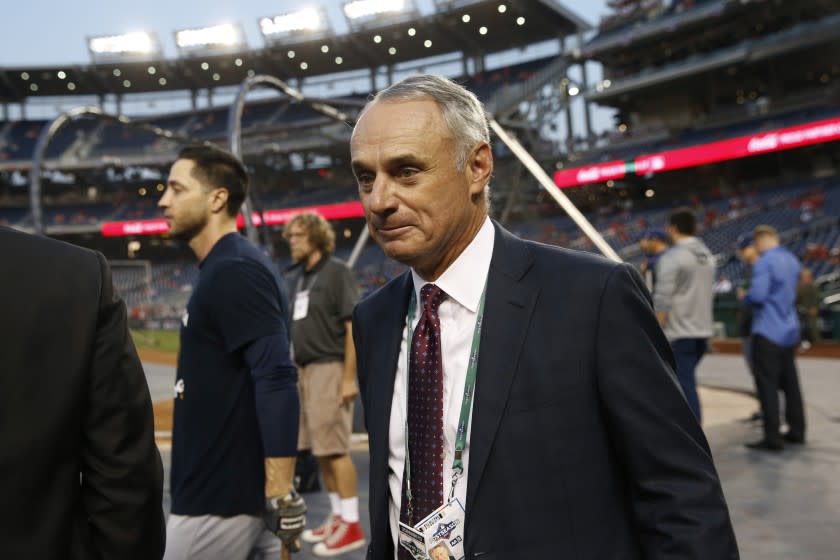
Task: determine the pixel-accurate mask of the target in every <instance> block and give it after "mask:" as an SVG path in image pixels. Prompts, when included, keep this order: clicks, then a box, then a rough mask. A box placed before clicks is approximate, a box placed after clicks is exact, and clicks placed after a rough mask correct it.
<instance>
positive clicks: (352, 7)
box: [344, 0, 405, 19]
mask: <svg viewBox="0 0 840 560" xmlns="http://www.w3.org/2000/svg"><path fill="white" fill-rule="evenodd" d="M404 9H405V0H353V1H352V2H348V3H346V4H344V15H346V16H347V17H348V18H350V19H358V18H362V17H367V16H373V15H377V14H384V13H388V12H401V11H403V10H404Z"/></svg>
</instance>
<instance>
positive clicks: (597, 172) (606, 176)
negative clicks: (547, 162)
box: [554, 161, 627, 188]
mask: <svg viewBox="0 0 840 560" xmlns="http://www.w3.org/2000/svg"><path fill="white" fill-rule="evenodd" d="M625 175H627V164H626V163H625V162H623V161H610V162H608V163H598V164H596V165H587V166H584V167H576V168H574V169H566V170H565V171H558V172H557V173H555V174H554V184H555V185H557V186H558V187H560V188H564V187H576V186H578V185H585V184H586V183H599V182H601V181H609V180H610V179H621V178H622V177H624V176H625Z"/></svg>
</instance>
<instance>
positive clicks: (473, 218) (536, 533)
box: [351, 76, 738, 560]
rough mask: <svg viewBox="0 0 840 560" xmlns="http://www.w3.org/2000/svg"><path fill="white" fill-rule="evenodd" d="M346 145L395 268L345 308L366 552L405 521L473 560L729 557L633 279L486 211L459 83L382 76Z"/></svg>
mask: <svg viewBox="0 0 840 560" xmlns="http://www.w3.org/2000/svg"><path fill="white" fill-rule="evenodd" d="M351 155H352V165H353V171H354V174H355V176H356V178H357V181H358V184H359V190H360V196H361V199H362V203H363V205H364V207H365V211H366V215H367V219H368V226H369V229H370V233H371V236H372V237H373V238H374V239H375V240H376V241H377V243H379V245H381V246H382V248H383V250H384V251H385V253H386V254H387V255H388V256H390V257H392V258H394V259H396V260H398V261H400V262H402V263H404V264H406V265H408V266H410V267H411V270H410V271H409V272H407V273H405V274H403V275H402V276H400V277H398V278H396V279H394V280H393V281H392V282H390V283H389V284H387V285H386V286H384V287H383V288H382V289H380V290H379V291H378V292H376V293H375V294H373V295H371V296H370V297H368V298H367V299H365V300H364V301H362V302H361V303H360V304H359V305H358V306H357V308H356V310H355V313H354V317H353V335H354V339H355V343H356V350H357V360H358V372H359V379H360V389H361V395H362V398H363V402H364V406H365V421H366V424H367V429H368V432H369V441H370V480H371V488H370V516H371V542H370V546H369V549H368V559H369V560H391V559H393V558H399V559H400V560H404V559H407V558H410V556H409V555H407V554H406V553H405V552H403V550H404V548H403V547H401V546H400V545H399V544H398V539H402V538H406V541H407V542H408V540H409V538H410V539H413V540H414V542H417V541H419V540H424V542H425V543H426V546H427V547H428V546H429V543H430V542H431V543H434V542H436V541H437V539H441V538H446V539H447V541H446V542H447V543H448V545H449V546H460V547H463V551H464V557H465V558H469V559H473V558H476V559H478V558H481V559H491V558H500V559H501V558H505V559H509V558H516V559H520V558H540V559H543V558H576V559H579V560H580V559H593V560H595V559H598V560H602V559H605V558H609V559H610V560H614V559H619V558H621V559H640V558H646V559H660V558H679V559H681V560H685V559H696V560H709V559H712V558H714V559H716V560H720V559H734V558H738V550H737V545H736V542H735V537H734V534H733V530H732V526H731V522H730V519H729V513H728V510H727V506H726V502H725V500H724V497H723V492H722V490H721V486H720V482H719V479H718V476H717V473H716V471H715V467H714V464H713V462H712V457H711V453H710V451H709V447H708V444H707V442H706V440H705V438H704V436H703V432H702V430H701V428H700V426H699V424H698V422H697V420H696V419H695V418H694V415H693V414H692V412H691V410H690V408H689V407H688V405H687V403H686V400H685V398H684V397H683V395H682V394H681V392H680V389H679V386H678V384H677V382H676V378H675V375H674V363H673V357H672V355H671V351H670V348H669V346H668V342H667V340H666V339H665V337H664V336H663V334H662V331H661V329H660V328H659V325H658V324H657V321H656V317H655V315H654V313H653V309H652V307H651V301H650V296H649V294H648V291H647V289H646V288H645V286H644V283H643V281H642V279H641V277H640V276H639V274H638V273H637V272H635V270H633V269H632V268H631V267H630V266H628V265H621V264H615V263H612V262H609V261H606V260H604V259H602V258H599V257H596V256H592V255H587V254H581V253H577V252H574V251H568V250H563V249H559V248H555V247H549V246H545V245H540V244H537V243H532V242H527V241H523V240H521V239H519V238H517V237H515V236H513V235H511V234H510V233H508V232H507V231H505V230H504V229H503V228H502V227H501V226H499V225H498V224H496V223H494V222H492V221H491V220H490V219H489V218H488V206H489V203H488V193H487V185H488V183H489V181H490V177H491V175H492V172H493V157H492V152H491V149H490V145H489V132H488V130H487V123H486V118H485V116H484V113H483V109H482V107H481V104H480V102H479V101H478V100H477V99H476V98H475V96H473V95H472V94H471V93H469V92H468V91H466V90H465V89H464V88H462V87H460V86H458V85H456V84H454V83H452V82H450V81H449V80H446V79H442V78H437V77H434V76H416V77H411V78H407V79H406V80H403V81H402V82H399V83H397V84H395V85H393V86H390V87H389V88H388V89H386V90H384V91H382V92H380V93H379V94H378V95H377V96H376V97H375V98H374V99H373V100H372V101H371V102H370V103H369V104H368V105H367V107H366V108H365V109H364V111H363V112H362V115H361V117H360V118H359V120H358V122H357V124H356V127H355V130H354V132H353V138H352V140H351ZM415 325H417V327H416V329H415ZM471 364H476V366H475V367H472V366H471ZM473 395H474V400H471V397H472V396H473ZM470 407H471V408H470ZM463 410H465V411H466V413H464V412H462V411H463ZM470 410H471V418H470V414H469V411H470ZM465 418H466V419H467V420H469V422H468V423H465ZM459 434H462V435H459ZM465 439H466V441H464V440H465ZM461 448H463V449H461ZM407 458H408V460H407ZM441 459H442V460H441ZM438 506H441V507H440V509H435V508H438ZM430 514H431V515H430ZM437 515H440V516H441V518H442V519H448V520H454V521H453V522H451V523H449V522H447V523H446V524H443V523H437V524H436V522H434V521H433V520H434V519H435V518H436V517H435V516H437ZM426 516H428V517H426ZM445 516H448V517H445ZM424 517H425V519H424ZM421 520H422V521H423V522H421ZM430 520H432V521H431V522H430ZM406 526H407V527H406ZM411 527H413V528H414V529H415V532H414V533H413V534H412V533H411V530H410V529H409V528H411ZM424 527H425V528H427V529H426V531H425V532H422V534H419V536H418V533H417V531H416V530H417V529H420V530H422V529H423V528H424ZM459 527H462V529H459ZM433 529H434V530H433ZM430 532H432V533H433V534H430ZM404 535H410V537H404ZM453 537H454V538H453ZM453 550H455V549H454V548H453ZM456 556H459V554H456Z"/></svg>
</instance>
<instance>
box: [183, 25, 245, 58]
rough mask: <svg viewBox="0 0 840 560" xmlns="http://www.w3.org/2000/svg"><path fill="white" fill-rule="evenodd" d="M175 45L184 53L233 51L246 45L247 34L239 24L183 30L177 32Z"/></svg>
mask: <svg viewBox="0 0 840 560" xmlns="http://www.w3.org/2000/svg"><path fill="white" fill-rule="evenodd" d="M175 44H176V45H178V49H180V50H181V51H182V52H190V51H193V52H196V51H201V52H207V51H211V50H232V49H236V48H238V47H242V46H244V45H245V33H244V32H243V31H242V26H240V25H239V24H237V23H223V24H221V25H213V26H211V27H201V28H197V29H182V30H181V31H176V32H175Z"/></svg>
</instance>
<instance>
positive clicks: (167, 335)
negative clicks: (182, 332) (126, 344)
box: [131, 330, 180, 354]
mask: <svg viewBox="0 0 840 560" xmlns="http://www.w3.org/2000/svg"><path fill="white" fill-rule="evenodd" d="M178 335H179V333H178V331H147V330H132V331H131V337H132V338H133V339H134V345H135V346H136V347H137V348H138V349H149V350H157V351H159V352H171V353H172V354H177V353H178V348H179V346H180V341H179V339H178Z"/></svg>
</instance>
